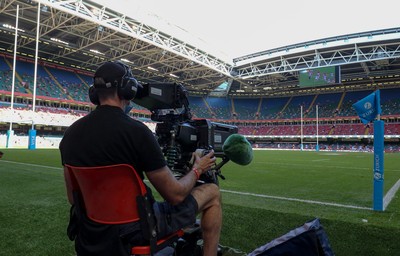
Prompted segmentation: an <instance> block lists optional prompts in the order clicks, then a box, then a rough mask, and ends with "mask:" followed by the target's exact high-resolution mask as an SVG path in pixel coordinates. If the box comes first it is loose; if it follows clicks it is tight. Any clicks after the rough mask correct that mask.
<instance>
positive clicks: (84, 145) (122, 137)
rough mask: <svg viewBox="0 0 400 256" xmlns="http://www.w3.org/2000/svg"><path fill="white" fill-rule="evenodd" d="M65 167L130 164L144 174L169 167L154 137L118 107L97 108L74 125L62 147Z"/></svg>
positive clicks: (147, 129) (69, 129)
mask: <svg viewBox="0 0 400 256" xmlns="http://www.w3.org/2000/svg"><path fill="white" fill-rule="evenodd" d="M60 152H61V161H62V164H63V165H64V164H69V165H73V166H104V165H112V164H130V165H132V166H133V167H134V168H135V170H136V171H137V172H138V173H139V175H140V177H142V179H143V177H144V176H143V172H148V171H153V170H157V169H159V168H162V167H164V166H165V165H166V162H165V158H164V156H163V154H162V152H161V149H160V146H159V145H158V143H157V141H156V139H155V137H154V135H153V134H152V132H151V131H150V129H149V128H148V127H147V126H146V125H144V124H143V123H141V122H139V121H137V120H134V119H132V118H130V117H129V116H127V115H126V114H124V112H123V111H122V109H120V108H119V107H112V106H107V105H102V106H98V107H97V108H96V109H95V110H94V111H92V112H91V113H90V114H88V115H87V116H85V117H82V118H81V119H79V120H78V121H76V122H75V123H74V124H72V125H71V126H70V127H69V128H68V129H67V130H66V132H65V134H64V137H63V139H62V141H61V143H60Z"/></svg>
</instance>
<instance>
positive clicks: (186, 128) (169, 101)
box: [133, 83, 238, 182]
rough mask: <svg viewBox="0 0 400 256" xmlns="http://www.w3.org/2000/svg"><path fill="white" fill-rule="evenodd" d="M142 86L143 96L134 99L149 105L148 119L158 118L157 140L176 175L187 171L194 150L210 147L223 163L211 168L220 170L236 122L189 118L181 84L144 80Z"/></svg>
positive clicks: (216, 170) (189, 167)
mask: <svg viewBox="0 0 400 256" xmlns="http://www.w3.org/2000/svg"><path fill="white" fill-rule="evenodd" d="M142 90H144V92H141V95H144V96H143V97H141V98H135V99H134V100H133V102H135V103H136V104H138V105H140V106H143V107H145V108H147V109H149V110H150V111H151V119H152V120H153V121H157V125H156V137H157V141H158V143H159V145H160V147H161V149H162V151H163V154H164V156H165V158H166V160H167V164H168V167H169V168H170V169H171V170H172V171H173V172H174V174H175V176H176V177H177V178H179V177H181V176H183V175H185V174H186V173H187V172H188V171H190V169H191V165H192V163H191V159H192V153H193V152H196V151H197V152H198V153H199V152H201V153H200V154H202V155H204V154H206V153H207V152H209V150H212V149H213V150H214V154H215V156H216V157H217V158H222V163H220V164H219V165H216V166H215V168H213V169H212V170H210V171H215V172H216V173H217V174H220V168H221V167H222V165H224V164H225V163H226V162H227V161H228V160H227V159H225V154H224V152H223V150H222V147H223V144H224V142H225V140H226V139H227V138H228V137H229V136H230V135H231V134H234V133H237V132H238V128H237V126H234V125H227V124H222V123H217V122H211V121H210V120H207V119H192V114H191V112H190V108H189V101H188V98H187V91H186V89H185V88H184V87H183V86H182V85H180V84H176V83H166V84H145V85H143V89H142ZM213 176H214V174H213ZM206 182H209V181H208V180H207V181H206ZM212 182H216V181H212Z"/></svg>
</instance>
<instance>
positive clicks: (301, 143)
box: [300, 105, 303, 151]
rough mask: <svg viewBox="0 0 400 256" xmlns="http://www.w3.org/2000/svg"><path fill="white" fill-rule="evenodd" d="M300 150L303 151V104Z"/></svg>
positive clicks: (301, 108)
mask: <svg viewBox="0 0 400 256" xmlns="http://www.w3.org/2000/svg"><path fill="white" fill-rule="evenodd" d="M300 131H301V135H300V150H301V151H303V105H301V106H300Z"/></svg>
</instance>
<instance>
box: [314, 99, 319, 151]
mask: <svg viewBox="0 0 400 256" xmlns="http://www.w3.org/2000/svg"><path fill="white" fill-rule="evenodd" d="M315 111H316V117H317V120H316V121H317V144H316V145H315V151H319V143H318V105H316V110H315Z"/></svg>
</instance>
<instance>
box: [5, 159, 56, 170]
mask: <svg viewBox="0 0 400 256" xmlns="http://www.w3.org/2000/svg"><path fill="white" fill-rule="evenodd" d="M1 162H6V163H10V164H20V165H27V166H35V167H41V168H48V169H55V170H62V167H53V166H46V165H38V164H28V163H20V162H13V161H7V160H0V163H1Z"/></svg>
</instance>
